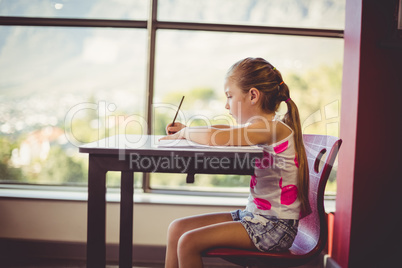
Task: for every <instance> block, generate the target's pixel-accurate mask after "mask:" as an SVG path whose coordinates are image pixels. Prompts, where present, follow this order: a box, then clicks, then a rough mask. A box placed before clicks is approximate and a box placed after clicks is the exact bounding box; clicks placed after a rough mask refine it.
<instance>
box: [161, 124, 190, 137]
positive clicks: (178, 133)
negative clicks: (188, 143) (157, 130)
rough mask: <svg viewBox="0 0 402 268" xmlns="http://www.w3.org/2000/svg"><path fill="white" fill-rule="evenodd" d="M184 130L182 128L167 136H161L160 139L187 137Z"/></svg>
mask: <svg viewBox="0 0 402 268" xmlns="http://www.w3.org/2000/svg"><path fill="white" fill-rule="evenodd" d="M175 125H176V123H175ZM184 131H185V130H184V129H182V130H180V131H178V132H176V133H174V134H171V135H167V136H165V137H163V138H160V139H159V140H180V139H185V137H184Z"/></svg>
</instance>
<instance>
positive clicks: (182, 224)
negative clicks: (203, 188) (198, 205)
mask: <svg viewBox="0 0 402 268" xmlns="http://www.w3.org/2000/svg"><path fill="white" fill-rule="evenodd" d="M232 221H233V219H232V216H231V215H230V213H212V214H205V215H199V216H192V217H187V218H182V219H178V220H175V221H173V222H172V223H171V224H170V226H169V230H168V241H167V248H166V259H165V267H166V268H176V267H179V263H178V255H177V246H178V242H179V239H180V237H181V236H182V235H183V234H184V233H186V232H188V231H191V230H194V229H197V228H200V227H204V226H208V225H212V224H216V223H221V222H232Z"/></svg>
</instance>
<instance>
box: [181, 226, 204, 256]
mask: <svg viewBox="0 0 402 268" xmlns="http://www.w3.org/2000/svg"><path fill="white" fill-rule="evenodd" d="M197 245H199V243H198V241H197V239H196V237H195V235H194V232H192V231H188V232H185V233H184V234H182V235H181V236H180V238H179V240H178V244H177V253H178V255H179V256H180V255H181V256H186V255H188V254H190V253H198V251H199V249H198V246H197Z"/></svg>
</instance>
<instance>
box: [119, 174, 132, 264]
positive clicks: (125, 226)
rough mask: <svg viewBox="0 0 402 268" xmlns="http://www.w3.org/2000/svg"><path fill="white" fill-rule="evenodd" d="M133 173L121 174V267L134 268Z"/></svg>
mask: <svg viewBox="0 0 402 268" xmlns="http://www.w3.org/2000/svg"><path fill="white" fill-rule="evenodd" d="M133 175H134V174H133V172H132V171H131V172H130V171H123V172H122V173H121V197H120V198H121V200H120V249H119V267H120V268H126V267H130V268H131V267H132V251H133V193H134V192H133V186H134V185H133Z"/></svg>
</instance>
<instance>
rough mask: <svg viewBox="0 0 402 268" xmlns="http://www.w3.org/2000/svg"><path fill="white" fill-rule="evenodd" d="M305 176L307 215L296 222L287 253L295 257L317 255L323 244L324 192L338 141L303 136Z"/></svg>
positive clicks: (338, 145)
mask: <svg viewBox="0 0 402 268" xmlns="http://www.w3.org/2000/svg"><path fill="white" fill-rule="evenodd" d="M303 141H304V146H305V148H306V153H307V159H308V165H309V173H310V187H309V201H310V207H311V213H310V214H309V215H307V216H305V217H303V218H302V219H300V222H299V231H298V234H297V236H296V239H295V241H294V243H293V245H292V247H291V248H290V251H291V252H292V253H293V254H296V255H305V254H307V255H309V254H316V253H317V252H321V251H322V250H323V248H324V246H325V244H326V242H327V237H328V227H327V226H328V225H327V220H326V217H325V211H324V190H325V185H326V183H327V180H328V177H329V174H330V173H331V169H332V166H333V163H334V161H335V158H336V156H337V154H338V150H339V147H340V146H341V143H342V140H341V139H339V138H336V137H333V136H325V135H307V134H304V135H303Z"/></svg>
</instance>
